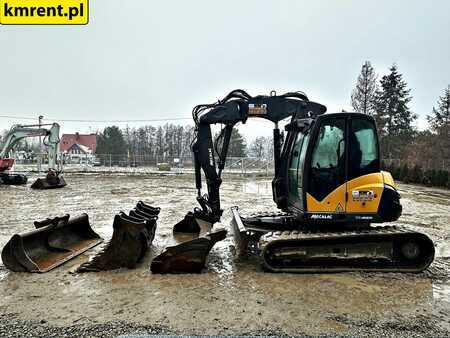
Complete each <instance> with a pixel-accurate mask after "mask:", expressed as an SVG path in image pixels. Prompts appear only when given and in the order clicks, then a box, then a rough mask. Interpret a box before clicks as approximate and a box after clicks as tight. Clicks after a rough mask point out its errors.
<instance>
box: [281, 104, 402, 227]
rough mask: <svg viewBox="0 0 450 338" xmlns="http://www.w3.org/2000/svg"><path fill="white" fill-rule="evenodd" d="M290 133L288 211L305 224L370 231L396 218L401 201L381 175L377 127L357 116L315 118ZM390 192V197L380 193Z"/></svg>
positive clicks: (384, 174) (386, 176)
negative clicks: (371, 225)
mask: <svg viewBox="0 0 450 338" xmlns="http://www.w3.org/2000/svg"><path fill="white" fill-rule="evenodd" d="M300 125H301V126H304V125H308V127H301V128H297V129H296V130H294V131H292V133H294V134H295V135H292V136H291V137H292V138H293V139H295V142H293V145H292V148H291V149H286V150H285V152H286V153H287V155H288V156H286V157H287V158H288V161H289V164H288V169H287V171H288V174H287V181H288V183H287V186H288V198H287V200H288V203H287V204H288V205H287V208H286V209H287V210H289V211H290V212H292V213H294V214H296V215H297V216H298V218H299V219H300V220H303V221H307V222H308V223H310V224H311V223H320V224H329V225H330V226H332V227H336V226H339V224H340V225H342V224H345V225H346V226H347V227H352V226H354V227H358V228H361V227H362V226H364V225H365V226H368V225H369V224H370V223H372V222H374V223H381V222H386V221H394V220H396V219H398V218H399V217H400V214H401V204H400V195H399V194H398V193H397V191H396V189H395V183H394V181H393V179H392V176H391V175H390V174H389V173H387V172H383V171H381V169H380V166H381V165H380V151H379V144H378V137H377V131H376V125H375V121H374V119H373V118H372V117H370V116H367V115H364V114H358V113H337V114H328V115H321V116H318V117H317V118H316V119H315V120H314V121H311V123H309V124H300ZM386 190H388V191H389V192H388V193H384V192H385V191H386Z"/></svg>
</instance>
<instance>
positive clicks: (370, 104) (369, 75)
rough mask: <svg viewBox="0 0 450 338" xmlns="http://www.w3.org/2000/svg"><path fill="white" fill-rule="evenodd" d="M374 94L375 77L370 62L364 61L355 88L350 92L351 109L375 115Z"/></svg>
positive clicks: (375, 86) (375, 89) (375, 90)
mask: <svg viewBox="0 0 450 338" xmlns="http://www.w3.org/2000/svg"><path fill="white" fill-rule="evenodd" d="M376 92H377V76H376V75H375V71H374V69H373V67H372V65H371V63H370V61H366V62H364V64H363V65H362V67H361V73H360V74H359V75H358V79H357V82H356V87H355V89H353V92H352V97H351V99H352V106H353V109H354V110H355V111H357V112H360V113H364V114H367V115H373V114H374V113H375V99H376Z"/></svg>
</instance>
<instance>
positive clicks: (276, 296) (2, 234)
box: [0, 174, 450, 337]
mask: <svg viewBox="0 0 450 338" xmlns="http://www.w3.org/2000/svg"><path fill="white" fill-rule="evenodd" d="M66 179H67V181H68V186H67V187H66V188H64V189H60V190H52V191H32V190H30V188H29V185H30V184H28V185H27V186H26V187H4V186H3V187H0V211H1V217H0V247H3V246H4V245H5V244H6V242H7V241H8V239H9V238H10V236H11V235H12V234H14V233H20V232H24V231H26V230H30V229H32V227H33V225H32V224H33V221H34V220H37V219H44V218H46V217H49V216H57V215H62V214H64V213H70V214H71V215H77V214H80V213H82V212H86V213H88V214H89V216H90V220H91V224H92V225H93V227H94V229H95V230H96V231H97V232H98V233H99V234H100V235H101V236H102V237H104V238H106V239H108V238H109V237H110V236H111V233H112V220H113V217H114V214H115V213H117V212H118V211H120V210H128V209H130V208H132V207H133V206H134V204H135V203H136V202H137V201H138V200H145V201H147V202H148V203H151V204H153V205H157V206H160V207H161V208H162V212H161V215H160V220H159V223H158V231H157V236H156V239H155V242H154V247H153V248H152V250H151V252H150V254H148V255H147V257H146V259H145V262H144V263H143V264H141V265H140V266H139V267H138V268H137V269H135V270H126V269H124V270H118V271H113V272H102V273H90V274H74V273H73V271H74V269H75V268H76V267H77V266H78V265H79V264H80V263H82V262H84V261H86V260H88V258H89V256H90V255H92V254H94V253H95V252H96V251H98V250H99V247H97V248H94V249H92V250H90V251H88V252H87V253H86V255H82V256H79V257H77V258H76V259H74V260H72V261H70V262H68V263H67V264H65V265H63V266H61V267H59V268H57V269H55V270H53V271H51V272H49V273H46V274H27V273H12V272H9V271H8V270H7V269H6V268H5V267H4V266H3V265H0V299H1V301H0V336H55V337H59V336H63V335H66V336H67V337H72V336H86V337H95V336H104V337H109V336H114V335H117V334H120V333H164V334H176V333H178V334H192V335H194V334H202V335H205V334H207V335H217V334H221V335H244V334H250V335H304V334H306V335H336V334H338V335H373V336H380V335H387V336H449V335H450V242H449V240H450V191H448V190H439V189H431V188H425V187H419V186H411V185H400V192H401V194H402V198H403V199H402V203H403V206H404V213H403V216H402V217H401V218H400V220H399V222H397V223H396V224H398V225H403V226H405V227H408V228H410V229H413V230H417V231H421V232H424V233H426V234H428V235H429V236H430V237H431V238H432V239H433V240H434V241H435V244H436V253H437V257H436V260H435V262H434V263H433V265H432V266H431V267H430V268H429V269H428V270H427V271H426V272H424V273H421V274H393V273H389V274H375V273H339V274H306V275H296V274H270V273H264V272H262V270H261V268H260V267H259V265H258V263H257V261H256V260H255V259H252V258H250V259H241V258H237V257H236V256H235V254H234V252H235V251H234V246H233V245H234V242H233V239H232V236H231V233H230V234H229V236H228V237H227V239H226V240H225V241H222V242H220V243H218V244H217V245H216V247H215V248H214V249H213V251H212V253H211V255H210V257H209V262H208V266H207V269H206V270H205V271H204V273H202V274H199V275H165V276H161V275H152V274H151V273H150V272H149V264H150V261H151V259H152V257H154V255H156V254H158V253H159V252H161V250H162V248H163V247H164V246H165V245H166V243H168V242H170V239H171V229H172V225H173V224H174V223H175V222H176V221H178V220H180V219H181V218H182V217H183V216H184V214H185V213H186V211H188V210H191V209H192V208H193V207H194V206H196V205H195V202H194V196H195V191H194V189H193V178H192V176H191V175H189V174H185V175H171V176H158V175H147V176H126V175H122V176H121V175H117V174H116V175H106V174H105V175H98V174H84V175H67V176H66ZM31 181H33V178H31V179H30V182H31ZM225 181H226V182H225V183H224V185H223V189H222V192H223V193H222V196H223V206H224V207H225V209H226V212H225V214H224V217H223V222H222V224H220V225H219V226H218V227H225V228H228V224H229V221H230V218H231V215H230V212H229V211H228V208H229V207H231V206H233V205H239V206H240V209H241V210H242V212H243V213H244V214H245V213H253V212H257V211H267V210H270V209H274V204H273V202H272V200H271V190H270V181H268V180H267V179H264V178H251V177H247V178H241V177H238V176H233V177H228V178H227V179H226V180H225Z"/></svg>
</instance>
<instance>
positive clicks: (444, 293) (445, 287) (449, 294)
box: [433, 281, 450, 303]
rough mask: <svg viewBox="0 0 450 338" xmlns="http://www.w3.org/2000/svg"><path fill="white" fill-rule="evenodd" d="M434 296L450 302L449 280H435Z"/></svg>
mask: <svg viewBox="0 0 450 338" xmlns="http://www.w3.org/2000/svg"><path fill="white" fill-rule="evenodd" d="M433 298H434V299H438V300H444V301H446V302H449V303H450V283H449V282H448V281H447V282H442V283H440V282H434V283H433Z"/></svg>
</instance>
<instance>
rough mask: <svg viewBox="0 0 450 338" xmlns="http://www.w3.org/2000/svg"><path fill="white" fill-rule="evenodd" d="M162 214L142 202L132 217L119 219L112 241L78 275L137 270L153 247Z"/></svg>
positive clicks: (116, 218) (131, 213)
mask: <svg viewBox="0 0 450 338" xmlns="http://www.w3.org/2000/svg"><path fill="white" fill-rule="evenodd" d="M159 212H160V208H155V207H152V206H150V205H147V204H145V203H144V202H142V201H139V202H138V203H137V205H136V207H135V208H134V209H133V210H130V212H129V213H128V214H126V213H124V212H121V213H119V214H118V215H116V216H115V217H114V222H113V234H112V237H111V240H110V241H109V242H108V243H107V244H106V245H105V247H104V248H102V250H101V251H100V252H99V253H98V254H97V255H95V256H94V257H93V258H92V259H91V260H90V261H88V262H86V263H83V264H82V265H80V266H79V267H78V269H77V272H97V271H108V270H115V269H120V268H128V269H133V268H135V267H136V265H137V264H138V263H139V262H141V261H142V259H143V258H144V256H145V254H146V253H147V251H148V248H149V247H150V245H151V244H152V241H153V239H154V237H155V231H156V221H157V219H158V214H159Z"/></svg>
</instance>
